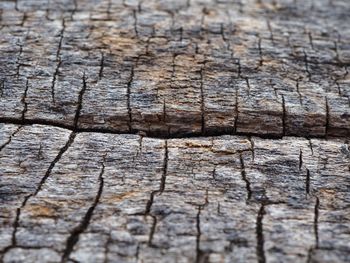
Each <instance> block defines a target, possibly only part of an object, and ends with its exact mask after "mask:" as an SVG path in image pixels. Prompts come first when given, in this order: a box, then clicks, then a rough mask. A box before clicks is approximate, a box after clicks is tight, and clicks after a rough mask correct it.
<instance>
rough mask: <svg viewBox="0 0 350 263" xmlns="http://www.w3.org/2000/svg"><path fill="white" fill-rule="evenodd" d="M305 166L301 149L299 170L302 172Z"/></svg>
mask: <svg viewBox="0 0 350 263" xmlns="http://www.w3.org/2000/svg"><path fill="white" fill-rule="evenodd" d="M302 166H303V151H302V150H301V149H300V150H299V170H301V168H302Z"/></svg>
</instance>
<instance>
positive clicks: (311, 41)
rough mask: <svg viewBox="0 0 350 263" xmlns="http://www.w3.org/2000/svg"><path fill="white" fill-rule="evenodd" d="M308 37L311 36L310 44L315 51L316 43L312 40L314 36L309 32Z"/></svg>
mask: <svg viewBox="0 0 350 263" xmlns="http://www.w3.org/2000/svg"><path fill="white" fill-rule="evenodd" d="M308 36H309V43H310V46H311V48H312V49H315V48H314V43H313V40H312V34H311V32H310V31H309V32H308Z"/></svg>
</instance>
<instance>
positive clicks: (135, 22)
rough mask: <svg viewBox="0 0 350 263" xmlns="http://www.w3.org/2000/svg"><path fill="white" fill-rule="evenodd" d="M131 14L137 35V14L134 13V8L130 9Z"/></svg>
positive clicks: (137, 34)
mask: <svg viewBox="0 0 350 263" xmlns="http://www.w3.org/2000/svg"><path fill="white" fill-rule="evenodd" d="M132 15H133V17H134V31H135V35H136V37H138V36H139V32H138V30H137V14H136V10H133V11H132Z"/></svg>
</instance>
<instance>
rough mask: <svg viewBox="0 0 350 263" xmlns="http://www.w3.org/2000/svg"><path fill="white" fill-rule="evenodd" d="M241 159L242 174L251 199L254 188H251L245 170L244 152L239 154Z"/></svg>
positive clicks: (248, 198)
mask: <svg viewBox="0 0 350 263" xmlns="http://www.w3.org/2000/svg"><path fill="white" fill-rule="evenodd" d="M239 160H240V164H241V176H242V180H243V181H244V182H245V185H246V190H247V200H250V198H251V197H252V190H251V188H250V182H249V180H248V179H247V174H246V171H245V166H244V160H243V156H242V153H240V154H239Z"/></svg>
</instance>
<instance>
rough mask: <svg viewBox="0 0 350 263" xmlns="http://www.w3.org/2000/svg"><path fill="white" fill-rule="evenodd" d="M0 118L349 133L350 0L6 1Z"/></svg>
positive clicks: (201, 130)
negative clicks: (78, 111) (77, 118)
mask: <svg viewBox="0 0 350 263" xmlns="http://www.w3.org/2000/svg"><path fill="white" fill-rule="evenodd" d="M0 5H1V6H0V7H1V27H0V34H1V41H0V50H1V67H0V70H1V93H0V95H1V96H0V100H1V104H0V110H1V111H0V112H1V113H0V114H1V115H0V118H1V119H2V120H3V121H4V122H13V121H16V122H17V123H18V122H25V120H26V122H27V123H41V124H43V123H51V124H55V125H58V126H63V127H69V128H73V127H74V126H75V125H74V117H75V111H76V108H77V104H81V105H82V107H81V118H80V119H79V123H78V128H80V129H99V130H108V131H114V132H120V133H130V132H132V133H135V132H138V131H142V132H144V133H146V134H148V135H156V136H169V135H170V136H181V135H191V134H202V135H213V134H215V135H217V134H219V133H220V134H228V133H230V134H234V133H240V134H242V133H250V134H257V135H262V134H265V135H273V136H281V135H299V136H315V137H321V136H326V135H332V136H344V135H349V130H350V128H349V127H350V99H349V96H350V89H349V80H350V77H349V74H348V66H349V63H350V46H349V43H350V28H349V26H348V25H349V23H350V16H349V13H350V5H349V2H348V1H346V0H333V1H332V0H317V1H312V0H307V1H301V0H300V1H297V0H295V1H293V0H276V1H273V0H271V1H269V0H261V1H258V0H244V1H239V0H231V1H230V0H223V1H214V0H177V1H174V0H150V1H148V0H147V1H142V0H140V1H135V0H124V1H122V0H113V1H112V0H105V1H104V0H89V1H88V0H79V1H78V0H75V1H73V0H60V1H58V0H56V1H46V0H45V1H44V0H26V1H24V0H15V1H13V0H11V1H6V0H5V1H1V4H0Z"/></svg>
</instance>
